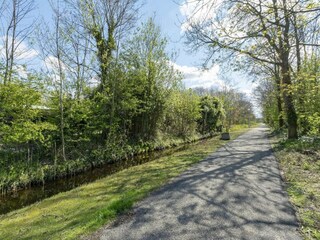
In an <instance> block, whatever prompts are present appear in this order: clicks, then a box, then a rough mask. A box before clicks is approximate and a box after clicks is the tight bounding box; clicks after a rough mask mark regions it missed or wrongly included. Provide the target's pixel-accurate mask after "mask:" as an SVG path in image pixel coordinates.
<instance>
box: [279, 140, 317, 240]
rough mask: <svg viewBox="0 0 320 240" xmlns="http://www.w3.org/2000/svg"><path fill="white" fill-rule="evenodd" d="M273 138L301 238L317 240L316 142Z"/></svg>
mask: <svg viewBox="0 0 320 240" xmlns="http://www.w3.org/2000/svg"><path fill="white" fill-rule="evenodd" d="M274 140H275V142H276V143H275V145H274V149H275V153H276V156H277V158H278V159H279V161H280V167H281V170H282V171H283V174H284V177H285V181H286V182H287V191H288V193H289V195H290V200H291V202H292V203H293V205H294V206H295V208H296V211H297V213H298V218H299V220H300V223H301V232H302V233H303V236H304V238H305V239H319V240H320V141H319V140H316V139H312V138H302V139H299V140H294V141H293V140H284V139H281V138H280V137H279V136H278V137H275V138H274Z"/></svg>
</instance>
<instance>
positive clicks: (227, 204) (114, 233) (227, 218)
mask: <svg viewBox="0 0 320 240" xmlns="http://www.w3.org/2000/svg"><path fill="white" fill-rule="evenodd" d="M266 134H267V128H264V127H259V128H255V129H253V130H250V131H249V132H248V133H246V134H244V135H242V136H241V137H239V138H238V139H236V140H234V141H232V142H230V143H229V144H227V145H226V146H225V147H222V148H221V149H219V150H218V151H217V152H215V153H213V154H212V155H211V156H209V157H208V158H207V159H205V160H204V161H202V162H200V163H199V164H197V165H195V166H194V167H192V168H191V169H190V170H189V171H187V172H185V173H184V174H183V175H181V176H180V177H178V178H176V179H174V180H173V181H172V182H170V183H169V184H168V185H166V186H164V187H163V188H161V189H159V190H158V191H155V192H154V193H152V194H151V196H149V197H148V198H146V199H145V200H144V201H142V202H140V203H139V204H138V205H137V206H136V207H135V208H134V209H133V213H132V215H131V217H128V218H127V219H125V220H124V221H123V222H122V221H119V222H120V223H115V224H114V225H113V226H108V227H105V228H104V229H103V230H100V232H99V233H98V234H96V236H95V237H97V238H98V239H105V240H113V239H118V240H133V239H146V240H152V239H177V240H180V239H181V240H187V239H192V240H196V239H250V240H252V239H259V240H261V239H266V240H272V239H283V240H295V239H301V237H300V235H299V233H298V231H297V228H298V223H297V220H296V218H295V213H294V211H293V209H292V207H291V205H290V203H289V201H288V197H287V194H286V193H285V192H284V190H283V187H282V183H281V180H280V175H279V170H278V164H277V162H276V160H275V158H274V156H273V154H272V151H271V150H270V145H269V141H268V139H267V138H266Z"/></svg>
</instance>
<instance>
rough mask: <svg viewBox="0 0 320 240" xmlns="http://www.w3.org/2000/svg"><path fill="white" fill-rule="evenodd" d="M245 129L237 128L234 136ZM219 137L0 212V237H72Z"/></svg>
mask: <svg viewBox="0 0 320 240" xmlns="http://www.w3.org/2000/svg"><path fill="white" fill-rule="evenodd" d="M244 131H245V129H244V128H237V132H234V133H232V138H233V139H234V138H236V137H237V136H239V135H240V134H241V133H243V132H244ZM224 143H225V141H221V140H219V137H215V138H211V139H207V140H204V141H202V142H201V144H193V145H191V146H190V147H189V148H188V149H187V150H184V151H180V152H177V153H174V154H172V155H170V156H166V157H162V158H160V159H157V160H155V161H152V162H148V163H146V164H143V165H140V166H135V167H132V168H129V169H126V170H123V171H121V172H118V173H116V174H114V175H111V176H108V177H106V178H103V179H100V180H98V181H96V182H93V183H90V184H87V185H84V186H81V187H78V188H76V189H73V190H71V191H68V192H64V193H60V194H57V195H55V196H53V197H51V198H48V199H45V200H43V201H41V202H39V203H36V204H33V205H31V206H28V207H25V208H23V209H20V210H17V211H13V212H10V213H8V214H6V215H2V216H0V239H3V240H5V239H10V240H11V239H15V240H17V239H33V240H36V239H59V240H60V239H78V237H79V236H82V235H86V234H90V233H91V232H93V231H95V230H96V229H98V228H100V227H101V226H103V225H104V224H106V223H108V222H110V221H112V220H113V219H115V217H116V216H117V215H118V214H120V213H123V212H124V211H126V210H128V209H130V208H131V207H132V206H133V204H134V203H136V202H137V201H139V200H141V199H142V198H143V197H145V196H146V195H147V194H148V193H150V192H151V191H152V190H154V189H156V188H159V187H160V186H162V185H164V184H165V183H167V182H168V181H169V180H170V179H171V178H173V177H175V176H177V175H179V174H181V173H182V172H183V171H185V170H186V169H187V168H188V167H190V165H192V164H194V163H196V162H199V161H200V160H202V159H203V158H205V157H206V156H207V155H208V154H209V153H212V152H213V151H215V150H216V149H217V148H218V147H220V146H221V145H223V144H224Z"/></svg>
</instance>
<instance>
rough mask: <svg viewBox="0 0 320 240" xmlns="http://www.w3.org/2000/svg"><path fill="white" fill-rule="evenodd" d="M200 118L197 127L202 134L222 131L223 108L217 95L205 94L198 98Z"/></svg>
mask: <svg viewBox="0 0 320 240" xmlns="http://www.w3.org/2000/svg"><path fill="white" fill-rule="evenodd" d="M200 109H201V119H200V120H198V125H199V126H198V127H199V130H200V132H201V133H202V134H207V133H211V132H221V131H222V121H223V118H224V110H223V108H222V103H221V102H220V100H219V99H218V98H217V97H211V96H205V97H202V98H201V100H200Z"/></svg>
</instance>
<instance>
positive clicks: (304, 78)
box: [292, 57, 320, 136]
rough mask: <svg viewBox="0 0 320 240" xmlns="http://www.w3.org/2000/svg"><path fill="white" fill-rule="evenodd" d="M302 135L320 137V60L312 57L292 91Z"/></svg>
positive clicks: (303, 67)
mask: <svg viewBox="0 0 320 240" xmlns="http://www.w3.org/2000/svg"><path fill="white" fill-rule="evenodd" d="M292 91H293V93H294V96H295V98H296V106H297V112H298V115H299V125H300V131H301V133H302V134H308V135H313V136H315V135H320V110H319V109H320V59H319V58H316V57H311V58H310V59H307V60H306V61H305V62H304V63H303V66H302V69H301V71H300V72H299V75H298V76H297V79H296V81H295V83H294V87H293V89H292Z"/></svg>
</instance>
